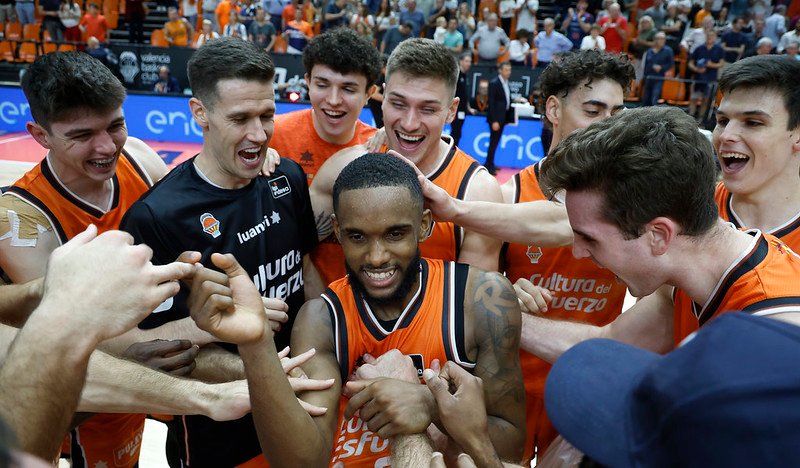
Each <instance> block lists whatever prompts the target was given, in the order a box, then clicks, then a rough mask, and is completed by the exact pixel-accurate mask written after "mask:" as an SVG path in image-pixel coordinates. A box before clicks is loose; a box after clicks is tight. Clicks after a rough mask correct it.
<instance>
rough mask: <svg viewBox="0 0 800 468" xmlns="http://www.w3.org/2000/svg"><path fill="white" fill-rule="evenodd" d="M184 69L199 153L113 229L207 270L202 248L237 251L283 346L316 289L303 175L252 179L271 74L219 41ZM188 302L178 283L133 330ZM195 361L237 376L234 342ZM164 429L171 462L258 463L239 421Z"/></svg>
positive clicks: (295, 168) (268, 121) (261, 152)
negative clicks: (192, 255)
mask: <svg viewBox="0 0 800 468" xmlns="http://www.w3.org/2000/svg"><path fill="white" fill-rule="evenodd" d="M188 71H189V82H190V84H191V88H192V90H193V93H194V96H193V97H192V99H191V100H190V103H189V104H190V108H191V111H192V116H193V117H194V119H195V121H196V122H197V124H198V125H199V126H200V127H201V128H202V129H203V148H202V150H201V151H200V153H199V154H198V155H197V156H196V157H194V158H192V159H190V160H188V161H186V162H184V163H183V164H181V165H179V166H177V167H176V168H174V169H173V170H172V171H171V172H170V173H169V174H168V175H167V176H165V177H164V179H162V180H161V182H160V183H159V184H158V185H157V186H156V187H154V188H153V189H152V190H151V191H149V192H148V193H147V194H145V195H144V196H143V197H142V198H141V199H140V200H139V201H137V202H136V203H135V204H133V206H131V208H130V209H129V210H128V213H127V214H126V215H125V218H124V220H123V222H122V228H123V229H124V230H126V231H128V232H130V233H131V234H132V235H133V236H134V238H135V239H136V241H137V242H143V243H145V244H147V245H148V246H150V247H151V248H152V249H153V252H154V254H153V259H154V260H153V261H154V263H166V262H168V261H169V258H175V257H176V256H178V255H179V254H180V252H182V251H184V250H191V251H197V252H200V254H201V261H203V262H205V263H208V261H209V257H210V255H211V253H212V252H218V251H222V252H235V253H236V254H237V255H238V256H239V258H241V259H242V262H243V264H244V268H245V269H246V271H247V272H248V274H249V275H250V277H251V278H253V281H255V282H256V283H257V285H258V290H259V292H260V293H261V294H262V295H263V296H265V297H269V298H272V299H273V302H274V303H276V304H277V305H276V306H275V307H280V309H279V310H281V311H282V312H284V313H286V314H287V319H286V321H285V323H283V324H282V326H281V328H280V331H279V332H277V333H276V334H275V337H276V340H277V346H278V347H279V348H280V349H282V348H284V347H285V346H286V345H288V343H289V336H290V332H291V329H292V324H293V322H294V319H295V316H296V314H297V312H298V310H299V309H300V307H301V306H302V305H303V302H304V301H305V300H306V299H310V298H311V297H317V296H318V295H319V293H320V292H321V286H322V285H321V283H320V281H319V277H318V275H317V273H316V270H315V269H314V267H313V265H312V264H311V262H310V260H309V258H308V253H309V252H310V251H311V249H312V248H313V247H314V246H315V245H316V242H317V236H316V228H315V225H314V218H313V211H312V209H311V203H310V199H309V197H308V185H307V182H306V177H305V174H304V173H303V170H302V169H301V168H300V166H299V165H298V164H297V163H295V162H293V161H291V160H284V161H283V162H282V163H281V164H280V166H278V168H277V170H276V172H275V173H273V174H272V175H271V176H269V177H263V176H259V172H260V170H261V168H262V165H263V164H264V160H265V158H266V152H267V147H268V145H269V142H270V137H271V136H272V127H273V122H272V119H273V116H274V113H275V101H274V95H273V89H272V80H273V77H274V73H275V68H274V66H273V64H272V60H271V59H270V58H269V55H268V54H267V52H266V51H264V50H262V49H259V48H258V47H256V46H255V45H254V44H253V43H250V42H247V41H241V40H239V39H236V38H220V39H215V40H212V41H209V42H207V43H206V44H204V45H203V47H202V48H200V49H198V50H197V52H195V53H194V55H193V56H192V58H191V60H190V61H189V65H188ZM187 297H188V288H186V287H182V289H181V292H180V293H178V295H177V296H176V297H175V299H174V301H168V302H167V303H165V304H163V305H162V306H161V307H159V309H157V310H156V311H155V312H154V313H153V314H152V315H151V316H149V317H148V318H147V319H145V320H144V321H143V322H142V324H141V325H140V327H142V328H152V327H154V326H158V325H162V324H164V323H166V322H170V321H177V320H181V319H184V318H186V317H188V316H189V304H187V302H186V298H187ZM201 354H203V355H205V356H207V357H209V360H208V361H207V364H208V365H204V366H203V367H202V368H201V366H200V364H198V366H197V368H196V369H195V371H194V372H193V373H192V376H193V377H195V378H201V379H204V380H210V381H228V380H235V379H240V378H243V377H244V374H243V370H242V364H241V359H240V358H239V357H238V356H237V355H236V354H235V347H232V346H229V345H227V344H225V343H220V344H219V346H216V345H210V346H205V347H204V348H203V349H202V350H201ZM212 356H213V360H212V359H211V357H212ZM321 384H324V385H323V387H328V386H329V385H330V384H331V382H328V383H325V382H322V383H321ZM331 408H333V407H331ZM332 412H333V411H332ZM169 430H170V436H169V440H170V441H171V443H170V444H168V460H169V462H170V465H171V466H198V465H199V466H234V465H240V464H245V463H249V465H248V466H260V465H263V464H264V462H265V459H264V457H263V456H262V455H261V448H260V447H259V445H258V439H257V438H256V433H255V429H254V427H253V423H252V419H251V417H250V416H249V415H248V416H246V417H245V418H242V419H239V420H236V421H230V422H224V423H219V422H215V421H211V420H209V419H208V418H205V417H202V416H186V417H183V418H176V419H175V420H173V421H172V422H170V423H169Z"/></svg>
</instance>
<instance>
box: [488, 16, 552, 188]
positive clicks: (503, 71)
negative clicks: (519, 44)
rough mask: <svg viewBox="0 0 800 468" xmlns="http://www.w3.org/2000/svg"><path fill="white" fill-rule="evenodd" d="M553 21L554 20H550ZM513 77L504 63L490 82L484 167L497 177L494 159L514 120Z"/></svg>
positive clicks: (508, 64) (508, 65) (509, 68)
mask: <svg viewBox="0 0 800 468" xmlns="http://www.w3.org/2000/svg"><path fill="white" fill-rule="evenodd" d="M548 19H549V20H550V21H552V18H548ZM510 77H511V64H510V63H508V62H503V63H501V64H500V65H499V66H498V67H497V77H496V78H494V79H493V80H492V81H490V82H489V107H488V109H487V110H486V120H487V121H488V122H489V130H490V132H489V149H488V150H487V152H486V162H484V163H483V166H484V167H485V168H486V170H487V171H489V174H492V175H495V174H496V173H497V170H496V168H495V166H494V157H495V153H496V152H497V146H498V145H499V144H500V137H501V136H502V135H503V128H505V126H506V124H507V123H509V122H512V121H513V120H514V108H513V107H511V103H512V102H513V99H512V98H511V88H509V86H508V79H509V78H510Z"/></svg>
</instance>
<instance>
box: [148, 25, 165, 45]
mask: <svg viewBox="0 0 800 468" xmlns="http://www.w3.org/2000/svg"><path fill="white" fill-rule="evenodd" d="M150 45H152V46H153V47H169V43H168V42H167V39H166V38H165V37H164V30H163V29H154V30H153V32H152V33H151V34H150Z"/></svg>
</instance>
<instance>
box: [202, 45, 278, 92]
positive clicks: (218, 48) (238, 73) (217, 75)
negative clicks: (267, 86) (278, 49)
mask: <svg viewBox="0 0 800 468" xmlns="http://www.w3.org/2000/svg"><path fill="white" fill-rule="evenodd" d="M187 69H188V74H189V86H191V88H192V93H193V94H194V96H195V97H196V98H198V99H200V100H201V101H202V102H203V105H205V106H206V107H209V108H211V107H212V106H213V105H214V103H215V102H216V100H217V83H219V82H220V81H222V80H235V79H239V80H248V81H260V82H265V83H271V82H272V80H273V78H274V77H275V65H273V63H272V59H271V58H270V56H269V54H268V53H267V52H266V51H265V50H264V49H261V48H259V47H258V46H256V45H255V44H253V43H252V42H250V41H243V40H241V39H239V38H237V37H220V38H217V39H212V40H210V41H208V42H206V43H204V44H203V46H202V47H200V48H199V49H197V50H196V51H195V52H194V54H193V55H192V58H191V59H189V65H188V67H187Z"/></svg>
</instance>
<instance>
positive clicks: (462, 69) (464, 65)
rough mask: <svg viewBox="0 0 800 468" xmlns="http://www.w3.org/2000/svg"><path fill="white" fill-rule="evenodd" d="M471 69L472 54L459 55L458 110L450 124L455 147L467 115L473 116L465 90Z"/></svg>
mask: <svg viewBox="0 0 800 468" xmlns="http://www.w3.org/2000/svg"><path fill="white" fill-rule="evenodd" d="M471 67H472V54H471V53H469V52H466V53H463V54H461V57H460V58H459V60H458V81H457V82H456V97H457V98H458V99H459V101H458V109H457V111H456V116H455V118H454V119H453V121H452V122H451V123H450V136H451V137H453V144H454V145H455V146H458V142H459V141H460V140H461V128H462V127H463V126H464V119H466V118H467V114H470V115H475V110H474V109H473V108H472V106H470V105H469V91H468V90H467V73H469V69H470V68H471Z"/></svg>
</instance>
